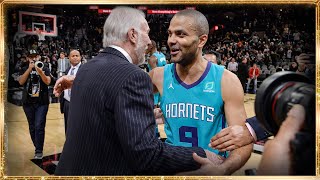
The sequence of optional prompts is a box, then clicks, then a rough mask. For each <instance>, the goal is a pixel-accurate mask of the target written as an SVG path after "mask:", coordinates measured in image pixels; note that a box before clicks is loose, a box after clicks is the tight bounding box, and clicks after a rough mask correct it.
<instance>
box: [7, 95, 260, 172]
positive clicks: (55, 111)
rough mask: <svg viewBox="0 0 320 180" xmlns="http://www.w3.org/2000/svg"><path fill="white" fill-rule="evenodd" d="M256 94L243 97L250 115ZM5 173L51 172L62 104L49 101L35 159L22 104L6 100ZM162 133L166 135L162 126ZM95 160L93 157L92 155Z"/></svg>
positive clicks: (253, 162)
mask: <svg viewBox="0 0 320 180" xmlns="http://www.w3.org/2000/svg"><path fill="white" fill-rule="evenodd" d="M254 100H255V95H253V94H246V95H245V99H244V104H245V109H246V112H247V117H252V116H255V113H254ZM5 122H6V124H5V135H4V138H5V140H6V141H7V143H5V176H51V175H52V174H53V172H54V170H55V167H56V164H57V163H58V159H59V156H60V153H61V151H62V148H63V145H64V141H65V134H64V120H63V114H61V113H60V104H59V103H52V104H50V105H49V111H48V115H47V123H46V133H45V143H44V151H43V156H44V158H43V159H42V160H33V156H34V147H33V144H32V141H31V138H30V135H29V130H28V123H27V119H26V116H25V114H24V112H23V109H22V107H21V106H17V105H14V104H11V103H7V104H6V107H5ZM159 129H160V136H161V137H165V134H164V132H163V126H160V127H159ZM260 160H261V155H260V153H256V152H252V154H251V157H250V159H249V161H248V162H247V163H246V164H245V165H244V166H243V167H242V168H241V169H239V170H238V171H236V172H235V173H234V174H233V175H245V170H247V169H254V168H257V167H258V165H259V162H260ZM93 161H94V159H93Z"/></svg>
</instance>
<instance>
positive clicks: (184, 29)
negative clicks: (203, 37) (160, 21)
mask: <svg viewBox="0 0 320 180" xmlns="http://www.w3.org/2000/svg"><path fill="white" fill-rule="evenodd" d="M198 45H199V36H198V35H197V30H196V27H195V26H194V24H193V20H192V19H191V18H189V17H186V16H174V17H173V18H172V20H171V22H170V26H169V29H168V46H169V48H170V54H171V61H172V62H174V63H179V64H189V63H190V62H192V61H193V60H194V59H195V57H196V54H197V51H198Z"/></svg>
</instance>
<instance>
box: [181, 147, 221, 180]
mask: <svg viewBox="0 0 320 180" xmlns="http://www.w3.org/2000/svg"><path fill="white" fill-rule="evenodd" d="M205 152H206V156H207V158H202V157H200V156H198V155H197V154H196V153H193V154H192V156H193V159H194V160H195V161H196V162H198V163H199V164H201V167H200V168H199V169H197V170H195V171H188V172H181V173H178V174H177V175H180V176H181V175H183V176H190V175H225V172H226V170H225V169H224V166H223V165H222V163H223V161H224V158H223V157H221V156H219V155H217V154H215V153H213V152H210V151H208V150H205Z"/></svg>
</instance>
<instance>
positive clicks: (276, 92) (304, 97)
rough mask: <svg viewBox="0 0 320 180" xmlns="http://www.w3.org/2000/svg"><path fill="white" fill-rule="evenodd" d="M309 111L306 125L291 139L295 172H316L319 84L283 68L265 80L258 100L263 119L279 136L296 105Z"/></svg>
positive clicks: (258, 111)
mask: <svg viewBox="0 0 320 180" xmlns="http://www.w3.org/2000/svg"><path fill="white" fill-rule="evenodd" d="M295 104H300V105H302V106H303V107H304V109H305V111H306V117H305V122H304V125H303V128H302V129H301V130H300V132H299V133H297V134H296V137H295V139H294V140H292V141H291V142H290V147H291V152H292V155H293V156H292V161H293V162H292V165H293V167H292V168H293V172H292V173H293V174H299V175H314V174H315V86H314V84H313V83H312V82H311V80H310V79H308V78H307V77H306V76H304V75H302V74H298V73H294V72H290V71H282V72H277V73H275V74H273V75H272V76H270V77H268V78H267V79H265V80H264V81H263V82H262V84H261V85H260V87H259V91H258V92H257V96H256V100H255V112H256V116H257V119H258V120H259V122H260V123H261V124H262V125H263V126H264V127H265V128H266V130H268V131H269V132H271V133H272V134H274V135H276V134H277V132H278V130H279V128H280V126H281V124H282V122H283V121H284V120H285V119H286V117H287V113H288V112H289V110H290V109H291V108H292V106H293V105H295Z"/></svg>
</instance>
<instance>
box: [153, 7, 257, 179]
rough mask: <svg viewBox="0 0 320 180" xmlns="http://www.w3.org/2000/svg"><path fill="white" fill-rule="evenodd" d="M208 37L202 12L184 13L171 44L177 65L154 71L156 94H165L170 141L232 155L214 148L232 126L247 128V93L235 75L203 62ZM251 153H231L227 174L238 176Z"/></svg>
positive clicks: (246, 148)
mask: <svg viewBox="0 0 320 180" xmlns="http://www.w3.org/2000/svg"><path fill="white" fill-rule="evenodd" d="M208 33H209V25H208V21H207V19H206V18H205V16H204V15H203V14H202V13H200V12H198V11H196V10H182V11H179V12H178V13H177V14H176V15H175V16H174V17H173V18H172V20H171V22H170V26H169V29H168V34H169V36H168V42H167V43H168V46H169V49H170V53H171V61H172V62H173V64H170V65H167V66H165V67H158V68H155V69H153V70H152V71H151V72H150V77H151V79H152V82H153V84H154V92H159V93H160V95H161V102H160V108H161V110H162V112H163V115H164V117H165V132H166V135H167V140H166V142H167V143H169V144H173V145H178V146H185V147H196V146H198V147H202V148H205V149H208V150H211V151H213V152H215V153H217V154H220V155H224V156H226V155H225V154H224V153H223V154H222V153H219V152H218V151H217V150H213V149H211V148H209V147H208V144H209V142H210V138H211V137H212V136H214V135H215V134H216V133H218V132H219V131H221V129H223V128H224V127H226V125H227V124H228V125H229V126H232V125H241V126H244V127H245V120H246V112H245V109H244V105H243V101H244V96H243V94H244V93H243V90H242V87H241V84H240V81H239V79H238V78H237V76H236V75H235V74H233V73H231V72H230V71H228V70H225V69H224V68H223V67H221V66H218V65H216V64H213V63H211V62H208V61H206V60H205V59H204V58H203V57H202V48H203V46H204V45H205V43H206V41H207V39H208ZM224 117H226V118H224ZM244 129H246V128H244ZM251 150H252V144H249V145H247V146H243V147H239V148H238V149H235V150H233V151H232V152H230V153H229V157H228V158H227V159H225V161H224V162H223V163H222V164H221V167H223V169H224V172H223V174H225V175H226V174H232V173H233V172H235V171H236V170H237V169H239V168H240V167H241V166H243V165H244V164H245V162H246V161H247V160H248V159H249V157H250V154H251ZM195 160H196V161H197V160H199V158H195ZM212 167H214V165H212Z"/></svg>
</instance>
